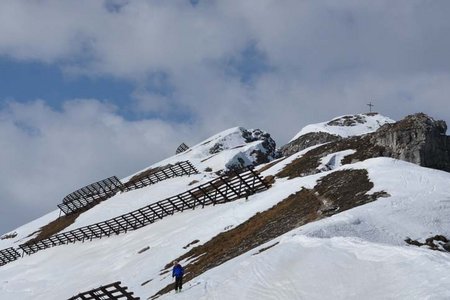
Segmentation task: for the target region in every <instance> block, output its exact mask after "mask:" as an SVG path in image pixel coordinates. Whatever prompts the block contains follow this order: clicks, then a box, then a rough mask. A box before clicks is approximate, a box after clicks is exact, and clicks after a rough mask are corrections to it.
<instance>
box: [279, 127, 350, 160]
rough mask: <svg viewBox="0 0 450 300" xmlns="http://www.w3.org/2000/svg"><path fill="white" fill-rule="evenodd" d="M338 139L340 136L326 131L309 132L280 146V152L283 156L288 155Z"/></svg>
mask: <svg viewBox="0 0 450 300" xmlns="http://www.w3.org/2000/svg"><path fill="white" fill-rule="evenodd" d="M340 139H341V137H340V136H338V135H334V134H329V133H326V132H310V133H307V134H304V135H302V136H300V137H299V138H297V139H295V140H293V141H292V142H290V143H288V144H286V145H284V146H283V147H281V148H280V152H281V154H282V155H283V156H290V155H292V154H294V153H296V152H299V151H302V150H304V149H306V148H309V147H311V146H315V145H319V144H323V143H328V142H335V141H338V140H340Z"/></svg>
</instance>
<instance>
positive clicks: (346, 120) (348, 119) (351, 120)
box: [327, 115, 366, 126]
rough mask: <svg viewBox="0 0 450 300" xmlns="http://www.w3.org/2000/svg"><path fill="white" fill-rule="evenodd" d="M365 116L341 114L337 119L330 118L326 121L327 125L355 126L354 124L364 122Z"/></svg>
mask: <svg viewBox="0 0 450 300" xmlns="http://www.w3.org/2000/svg"><path fill="white" fill-rule="evenodd" d="M365 121H366V120H365V118H364V117H363V116H362V115H355V116H343V117H341V118H338V119H334V120H331V121H330V122H328V123H327V125H329V126H355V125H356V124H358V123H359V124H364V123H365Z"/></svg>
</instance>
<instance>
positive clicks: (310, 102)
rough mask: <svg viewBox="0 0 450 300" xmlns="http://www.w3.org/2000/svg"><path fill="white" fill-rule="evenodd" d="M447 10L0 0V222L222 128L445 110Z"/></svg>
mask: <svg viewBox="0 0 450 300" xmlns="http://www.w3.org/2000/svg"><path fill="white" fill-rule="evenodd" d="M449 13H450V2H448V1H441V0H432V1H423V0H399V1H395V2H392V1H388V0H380V1H359V0H342V1H339V2H336V1H332V0H330V1H297V0H286V1H276V0H247V1H238V0H236V1H235V0H230V1H188V0H176V1H160V0H136V1H126V0H95V1H92V0H80V1H56V0H39V1H38V0H31V1H25V0H16V1H4V2H1V3H0V140H1V142H2V145H4V146H3V147H1V148H0V157H1V159H2V173H1V176H0V199H1V201H2V203H3V204H4V205H3V207H8V212H6V210H5V208H3V210H1V211H0V214H1V216H2V217H1V218H0V232H4V231H7V230H10V229H12V228H14V227H16V226H18V225H20V224H23V223H24V222H26V221H29V220H31V219H33V218H36V217H38V216H40V215H42V214H43V213H45V212H48V211H50V210H52V209H54V208H56V205H57V204H58V203H59V202H60V201H61V199H62V198H63V197H64V196H65V195H66V194H67V193H70V192H71V191H72V190H74V189H77V188H78V187H80V186H83V185H85V184H87V183H90V182H94V181H97V180H99V179H102V178H104V177H109V176H112V175H117V176H119V177H120V176H126V175H129V174H130V173H132V172H134V171H136V170H139V169H142V168H144V167H146V166H148V165H150V164H152V163H154V162H156V161H158V160H160V159H162V158H164V157H167V156H168V155H172V154H173V152H174V151H175V149H176V147H177V146H178V145H179V144H180V143H181V142H186V143H188V144H195V143H197V142H199V141H201V140H203V139H205V138H207V137H208V136H210V135H212V134H215V133H217V132H218V131H221V130H224V129H227V128H230V127H235V126H244V127H247V128H261V129H263V130H266V131H268V132H269V133H271V135H272V136H273V137H274V139H275V140H276V141H277V144H278V145H280V146H281V145H282V144H284V143H285V142H287V141H288V140H289V139H290V138H291V137H293V136H294V135H295V134H296V133H297V132H298V131H299V130H300V129H301V128H302V127H303V126H305V125H307V124H310V123H317V122H322V121H325V120H329V119H331V118H333V117H335V116H339V115H344V114H354V113H361V112H366V111H367V110H368V107H367V105H366V104H367V103H368V102H369V101H371V102H372V103H374V104H375V110H376V111H378V112H380V113H382V114H384V115H386V116H389V117H391V118H393V119H400V118H402V117H404V116H406V115H408V114H411V113H416V112H425V113H428V114H430V115H431V116H432V117H434V118H436V119H443V120H445V121H447V123H448V122H449V121H450V109H448V107H449V105H448V104H449V100H448V96H447V95H449V94H450V59H449V56H448V53H450V38H449V37H448V32H450V22H449V21H448V15H449ZM24 180H26V182H27V188H26V189H25V188H23V182H24ZM37 195H39V200H38V201H37V200H36V197H37Z"/></svg>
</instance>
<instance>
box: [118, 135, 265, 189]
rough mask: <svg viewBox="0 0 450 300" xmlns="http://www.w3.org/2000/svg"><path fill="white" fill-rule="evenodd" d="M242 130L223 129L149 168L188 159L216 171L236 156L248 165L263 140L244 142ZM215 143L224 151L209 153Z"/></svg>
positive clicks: (234, 159)
mask: <svg viewBox="0 0 450 300" xmlns="http://www.w3.org/2000/svg"><path fill="white" fill-rule="evenodd" d="M244 130H245V129H244V128H242V127H234V128H230V129H227V130H224V131H222V132H221V133H219V134H216V135H214V136H212V137H210V138H208V139H206V140H204V141H202V142H200V143H198V144H197V145H195V146H192V147H191V148H190V149H188V150H186V151H185V152H182V153H180V154H177V155H174V156H172V157H169V158H167V159H165V160H162V161H160V162H158V163H155V164H153V165H151V166H150V167H149V168H155V167H159V166H164V165H167V164H175V163H177V162H180V161H184V160H189V161H190V162H191V163H193V164H194V165H195V167H196V168H197V169H198V170H199V171H205V169H211V171H210V172H217V171H220V170H223V169H224V168H225V167H227V166H229V165H230V164H232V163H235V162H237V159H238V158H242V159H244V161H245V162H246V163H247V164H249V165H250V164H251V163H252V162H253V161H255V158H254V157H253V156H252V155H251V153H252V152H253V151H254V150H262V151H264V147H263V146H262V143H263V141H261V140H258V141H254V142H251V143H246V142H245V139H244V138H243V137H242V132H243V131H244ZM215 144H222V145H223V150H226V151H221V152H218V153H214V154H211V153H210V152H209V150H210V149H211V147H213V146H214V145H215ZM146 169H148V168H146ZM146 169H144V170H141V171H139V172H136V173H135V174H132V175H130V176H128V177H126V178H124V179H122V180H121V181H122V182H126V181H128V180H129V179H130V178H131V177H133V176H134V175H136V174H139V173H141V172H142V171H145V170H146Z"/></svg>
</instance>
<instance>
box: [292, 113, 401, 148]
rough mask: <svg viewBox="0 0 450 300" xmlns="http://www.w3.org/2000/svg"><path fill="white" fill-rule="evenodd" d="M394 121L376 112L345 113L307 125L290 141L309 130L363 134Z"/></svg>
mask: <svg viewBox="0 0 450 300" xmlns="http://www.w3.org/2000/svg"><path fill="white" fill-rule="evenodd" d="M394 122H395V121H394V120H392V119H390V118H388V117H385V116H382V115H380V114H378V113H369V114H356V115H345V116H340V117H337V118H334V119H332V120H331V121H327V122H322V123H317V124H310V125H307V126H305V127H303V129H302V130H300V132H299V133H297V134H296V135H295V136H294V137H293V138H292V139H291V140H290V142H292V141H294V140H296V139H298V138H299V137H300V136H302V135H305V134H307V133H311V132H325V133H328V134H332V135H338V136H340V137H349V136H356V135H363V134H366V133H369V132H374V131H376V130H377V129H378V128H380V127H381V126H383V125H384V124H387V123H394Z"/></svg>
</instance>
